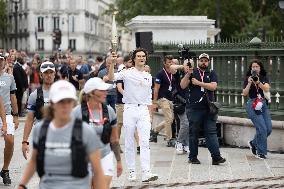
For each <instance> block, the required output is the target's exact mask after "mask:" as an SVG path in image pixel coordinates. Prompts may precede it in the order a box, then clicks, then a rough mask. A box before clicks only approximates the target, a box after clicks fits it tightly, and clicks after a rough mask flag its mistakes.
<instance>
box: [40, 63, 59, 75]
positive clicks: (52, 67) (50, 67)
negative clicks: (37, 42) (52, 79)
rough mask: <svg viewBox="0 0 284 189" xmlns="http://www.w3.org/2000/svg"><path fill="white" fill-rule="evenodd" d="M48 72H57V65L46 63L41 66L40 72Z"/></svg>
mask: <svg viewBox="0 0 284 189" xmlns="http://www.w3.org/2000/svg"><path fill="white" fill-rule="evenodd" d="M47 70H52V71H54V72H55V65H54V64H53V63H52V62H49V61H46V62H43V63H42V64H41V65H40V72H41V73H44V72H46V71H47Z"/></svg>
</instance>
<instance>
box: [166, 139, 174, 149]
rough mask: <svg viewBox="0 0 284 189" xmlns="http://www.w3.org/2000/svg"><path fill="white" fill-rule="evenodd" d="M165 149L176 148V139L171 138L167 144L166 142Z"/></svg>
mask: <svg viewBox="0 0 284 189" xmlns="http://www.w3.org/2000/svg"><path fill="white" fill-rule="evenodd" d="M166 146H167V147H175V146H176V139H175V138H171V139H170V140H169V141H168V142H167V145H166Z"/></svg>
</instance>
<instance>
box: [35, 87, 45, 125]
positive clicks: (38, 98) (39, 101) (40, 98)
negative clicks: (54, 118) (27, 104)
mask: <svg viewBox="0 0 284 189" xmlns="http://www.w3.org/2000/svg"><path fill="white" fill-rule="evenodd" d="M36 93H37V95H36V110H35V114H34V115H35V117H36V119H38V120H40V119H42V111H41V108H42V107H43V106H44V98H43V90H42V86H39V87H38V88H37V91H36Z"/></svg>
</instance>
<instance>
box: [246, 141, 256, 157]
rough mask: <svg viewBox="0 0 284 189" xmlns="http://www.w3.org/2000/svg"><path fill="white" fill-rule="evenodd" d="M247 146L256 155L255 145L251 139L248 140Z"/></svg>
mask: <svg viewBox="0 0 284 189" xmlns="http://www.w3.org/2000/svg"><path fill="white" fill-rule="evenodd" d="M248 146H249V148H250V151H251V153H252V154H253V155H254V156H256V147H255V145H253V143H252V141H248Z"/></svg>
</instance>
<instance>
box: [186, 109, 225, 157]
mask: <svg viewBox="0 0 284 189" xmlns="http://www.w3.org/2000/svg"><path fill="white" fill-rule="evenodd" d="M186 114H187V118H188V122H189V150H190V153H189V156H188V158H189V159H192V158H197V155H198V135H199V131H200V129H201V128H202V129H203V131H204V135H205V140H206V145H207V148H208V150H209V152H210V153H211V157H212V159H219V158H220V157H221V155H220V150H219V143H218V137H217V127H216V121H217V115H209V114H208V110H207V109H192V108H186Z"/></svg>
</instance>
